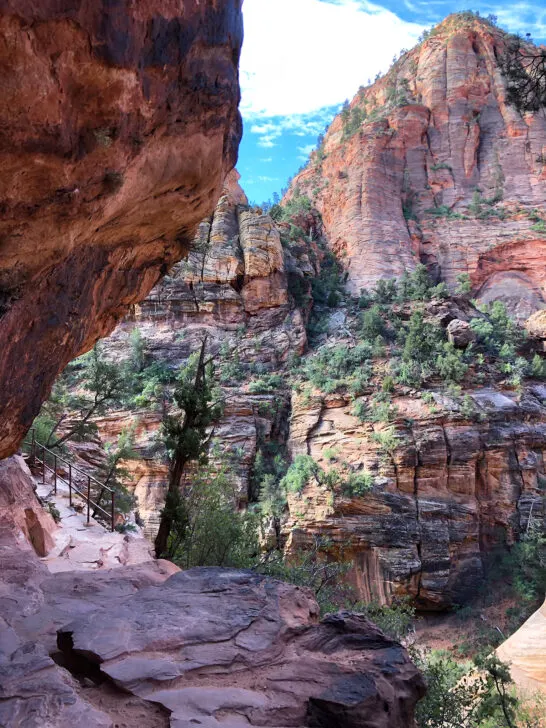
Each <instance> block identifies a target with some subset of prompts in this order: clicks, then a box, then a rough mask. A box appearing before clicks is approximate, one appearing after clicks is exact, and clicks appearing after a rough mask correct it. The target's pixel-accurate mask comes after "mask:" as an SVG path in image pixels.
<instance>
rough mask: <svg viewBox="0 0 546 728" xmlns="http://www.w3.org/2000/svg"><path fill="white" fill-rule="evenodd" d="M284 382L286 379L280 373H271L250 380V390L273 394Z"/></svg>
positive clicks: (252, 392) (256, 392) (253, 392)
mask: <svg viewBox="0 0 546 728" xmlns="http://www.w3.org/2000/svg"><path fill="white" fill-rule="evenodd" d="M283 384H284V379H283V377H281V375H280V374H269V375H268V376H266V377H261V378H260V379H257V380H255V381H254V382H250V384H249V385H248V391H249V392H250V393H251V394H271V393H272V392H276V391H277V390H278V389H279V388H281V387H282V386H283Z"/></svg>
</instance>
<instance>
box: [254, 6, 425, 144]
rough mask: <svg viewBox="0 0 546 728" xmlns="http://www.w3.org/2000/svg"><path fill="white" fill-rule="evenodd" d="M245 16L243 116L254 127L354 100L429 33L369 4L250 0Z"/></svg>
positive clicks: (268, 131)
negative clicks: (402, 52) (364, 86)
mask: <svg viewBox="0 0 546 728" xmlns="http://www.w3.org/2000/svg"><path fill="white" fill-rule="evenodd" d="M243 14H244V20H245V42H244V45H243V53H242V57H241V87H242V103H241V111H242V113H243V116H244V117H245V118H246V119H247V120H252V121H256V120H257V119H259V118H260V117H261V118H271V117H277V116H283V117H294V116H301V115H304V114H310V113H312V112H316V111H318V110H319V109H322V108H323V107H331V106H334V105H339V104H340V103H342V102H343V100H344V99H345V98H352V97H353V96H354V94H355V93H356V91H357V90H358V87H359V86H360V85H361V84H363V83H365V82H366V80H367V79H368V77H371V78H373V77H374V76H375V75H376V73H377V72H378V71H386V70H387V68H388V67H389V65H390V63H391V60H392V57H393V55H394V54H395V53H396V54H397V53H398V52H399V51H400V49H401V48H403V47H406V48H410V47H411V46H412V45H414V44H415V42H416V39H417V37H418V36H419V34H420V33H421V31H422V29H423V27H424V26H422V25H420V24H417V23H410V22H406V21H404V20H402V19H401V18H398V17H397V16H396V15H395V14H394V13H392V12H391V11H389V10H386V9H385V8H382V7H380V6H379V5H375V4H373V3H371V2H367V1H365V0H336V1H335V2H332V1H330V2H328V1H327V0H245V3H244V5H243ZM255 126H260V125H259V124H256V125H255ZM251 132H253V133H259V132H257V131H254V128H252V129H251ZM272 132H273V130H272V129H267V130H266V129H264V130H263V132H262V133H263V134H271V133H272ZM294 133H297V132H296V131H294ZM301 133H302V135H305V134H309V132H308V131H307V130H302V132H301ZM317 133H318V132H317ZM266 141H269V142H271V141H273V139H272V138H271V137H269V139H268V140H266ZM263 146H268V145H267V144H265V145H263ZM269 146H270V145H269Z"/></svg>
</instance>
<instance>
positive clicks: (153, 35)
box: [0, 0, 242, 457]
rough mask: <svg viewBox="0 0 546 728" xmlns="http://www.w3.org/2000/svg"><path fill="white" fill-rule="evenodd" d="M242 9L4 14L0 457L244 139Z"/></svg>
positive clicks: (178, 246)
mask: <svg viewBox="0 0 546 728" xmlns="http://www.w3.org/2000/svg"><path fill="white" fill-rule="evenodd" d="M240 11H241V1H240V0H220V1H219V2H216V1H215V2H212V0H205V2H200V3H199V2H195V0H182V2H176V3H174V2H172V0H150V2H146V3H138V4H135V3H132V2H129V0H122V1H121V2H116V3H111V2H107V1H106V0H101V1H100V2H98V3H84V4H83V5H82V4H81V3H80V4H72V5H71V4H68V5H67V4H66V3H65V4H64V5H63V6H62V8H61V9H59V8H58V7H57V5H56V4H55V3H51V2H44V3H35V2H31V0H22V1H21V2H8V3H4V4H3V9H2V11H1V13H0V38H1V40H2V42H1V43H0V65H1V67H2V77H3V78H4V79H5V85H4V90H3V104H2V109H1V110H0V125H1V128H2V135H1V138H0V165H1V167H2V172H3V173H2V179H1V180H0V199H1V200H2V219H1V221H0V239H1V250H0V342H1V345H0V390H1V391H2V401H1V402H0V457H5V456H7V455H9V454H10V453H12V452H14V450H15V449H16V447H17V445H18V443H19V441H20V439H21V437H22V435H23V434H24V432H25V430H26V429H27V428H28V427H29V426H30V424H31V422H32V420H33V417H34V415H35V414H36V413H37V411H38V409H39V407H40V404H41V402H42V400H43V399H44V398H45V397H46V396H47V395H48V393H49V390H50V387H51V385H52V382H53V380H54V378H55V377H56V375H57V374H58V372H59V371H60V370H61V369H63V367H64V366H65V365H66V364H67V363H68V362H69V361H70V360H71V359H73V358H74V357H75V356H76V355H77V354H79V353H82V352H83V351H86V350H87V349H89V348H90V347H91V346H92V345H93V344H94V342H95V341H96V340H97V338H99V337H100V336H104V335H106V334H108V333H109V332H110V331H111V330H112V329H113V328H114V326H115V325H116V323H117V322H118V321H119V320H120V318H121V317H122V316H123V314H124V313H125V312H126V311H127V309H128V308H129V306H130V305H131V304H134V303H135V302H137V301H139V300H141V299H143V298H144V297H145V296H146V295H147V294H148V292H149V291H150V290H151V288H152V287H153V286H154V284H155V283H156V282H157V280H158V279H159V277H160V276H161V275H163V274H164V273H165V272H166V271H167V270H168V268H169V267H170V266H171V265H172V264H173V263H174V262H176V261H177V260H179V259H180V258H181V257H182V255H183V254H184V252H185V251H186V250H187V248H188V246H189V243H190V242H191V240H192V239H193V236H194V233H195V229H196V227H197V225H198V224H199V222H200V221H201V220H202V219H203V218H204V217H206V216H207V215H208V214H210V213H211V212H212V210H213V208H214V205H215V204H216V202H217V200H218V197H219V195H220V192H221V189H222V184H223V182H224V179H225V177H226V174H227V172H228V171H229V170H231V169H232V167H233V165H234V163H235V159H236V154H237V147H238V143H239V139H240V135H241V122H240V116H239V113H238V110H237V105H238V101H239V84H238V68H237V65H238V58H239V51H240V46H241V41H242V19H241V12H240ZM219 79H220V80H219ZM52 352H54V354H55V355H54V356H52V355H51V354H52ZM23 393H24V394H23Z"/></svg>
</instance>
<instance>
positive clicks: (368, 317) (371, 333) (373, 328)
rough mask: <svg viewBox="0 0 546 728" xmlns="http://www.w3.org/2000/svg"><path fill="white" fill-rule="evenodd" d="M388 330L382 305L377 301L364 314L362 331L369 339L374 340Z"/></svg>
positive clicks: (363, 335) (364, 336)
mask: <svg viewBox="0 0 546 728" xmlns="http://www.w3.org/2000/svg"><path fill="white" fill-rule="evenodd" d="M385 331H386V326H385V322H384V320H383V316H382V315H381V308H380V306H379V305H378V304H377V303H375V304H374V305H373V306H372V307H371V308H369V309H368V310H367V311H364V313H363V314H362V326H361V329H360V332H361V334H362V337H363V338H364V339H366V340H367V341H373V340H374V339H375V338H376V337H377V336H384V334H385Z"/></svg>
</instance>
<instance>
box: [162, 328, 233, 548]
mask: <svg viewBox="0 0 546 728" xmlns="http://www.w3.org/2000/svg"><path fill="white" fill-rule="evenodd" d="M206 346H207V340H206V339H204V340H203V343H202V344H201V349H200V351H199V353H198V354H197V355H194V356H192V357H191V358H190V360H189V362H188V364H187V365H186V366H185V367H183V368H182V369H181V370H180V373H179V375H178V378H177V382H176V386H175V389H174V392H173V405H174V408H175V411H174V412H173V413H167V414H166V415H165V417H164V419H163V423H162V428H161V431H162V436H163V441H164V444H165V447H166V449H167V453H168V457H169V481H168V487H167V495H166V499H165V507H164V508H163V511H162V513H161V521H160V525H159V531H158V533H157V536H156V539H155V553H156V556H157V558H160V557H161V556H162V555H163V554H165V553H167V547H168V541H169V535H170V533H171V529H172V527H173V524H174V522H175V516H176V513H177V510H179V508H180V496H179V490H180V483H181V479H182V475H183V473H184V469H185V468H186V466H187V464H188V463H190V462H197V463H199V464H204V463H206V461H207V453H208V447H209V444H210V440H211V437H212V433H213V424H214V422H215V421H217V420H218V419H219V417H220V416H221V414H222V402H221V399H220V398H218V396H217V392H216V391H215V381H214V364H213V359H212V358H209V359H207V358H206Z"/></svg>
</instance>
